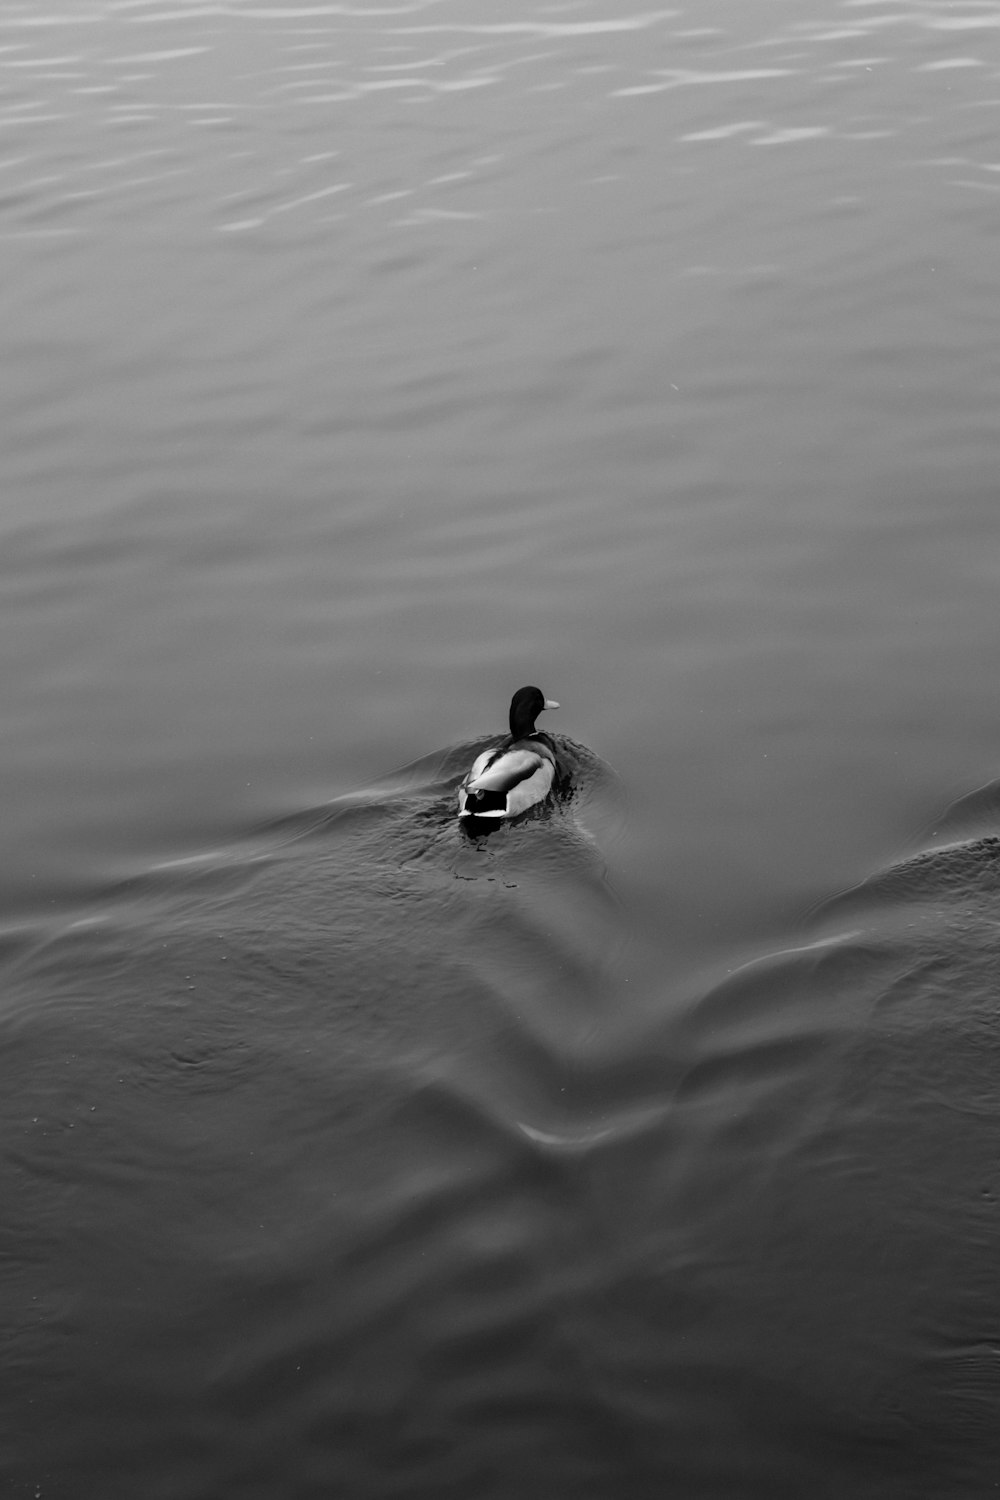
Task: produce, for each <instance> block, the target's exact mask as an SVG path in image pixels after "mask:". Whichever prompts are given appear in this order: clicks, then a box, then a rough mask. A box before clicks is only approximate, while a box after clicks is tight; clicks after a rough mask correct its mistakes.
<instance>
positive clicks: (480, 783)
mask: <svg viewBox="0 0 1000 1500" xmlns="http://www.w3.org/2000/svg"><path fill="white" fill-rule="evenodd" d="M483 759H484V757H483V756H480V757H479V759H478V760H477V761H476V762H475V763H474V765H473V767H472V770H471V771H470V772H469V776H468V779H467V780H466V783H465V789H466V790H467V791H470V792H509V791H510V790H511V788H512V787H516V786H517V785H518V784H519V783H520V782H522V781H528V780H529V779H530V778H531V777H532V776H534V775H535V773H536V771H538V770H539V769H540V768H542V767H548V768H549V769H551V761H550V760H549V758H548V757H547V756H544V755H539V754H538V752H537V751H536V750H520V749H518V750H505V751H504V752H503V754H501V755H497V754H496V753H495V752H493V753H492V754H490V755H487V756H486V758H485V763H484V764H482V765H480V761H483Z"/></svg>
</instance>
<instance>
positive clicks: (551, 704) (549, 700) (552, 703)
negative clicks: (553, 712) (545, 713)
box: [545, 698, 559, 708]
mask: <svg viewBox="0 0 1000 1500" xmlns="http://www.w3.org/2000/svg"><path fill="white" fill-rule="evenodd" d="M545 707H546V708H558V707H559V705H558V703H557V702H556V700H555V699H554V698H546V700H545Z"/></svg>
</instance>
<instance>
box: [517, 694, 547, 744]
mask: <svg viewBox="0 0 1000 1500" xmlns="http://www.w3.org/2000/svg"><path fill="white" fill-rule="evenodd" d="M558 707H559V705H558V703H557V702H556V701H555V699H554V698H546V696H545V694H544V693H543V692H542V690H541V688H536V687H523V688H518V690H517V692H516V693H515V694H514V696H513V698H512V699H511V700H510V737H511V739H512V740H523V739H527V738H528V736H529V735H532V734H534V732H535V720H536V719H537V718H538V715H539V714H540V713H541V711H542V709H543V708H558Z"/></svg>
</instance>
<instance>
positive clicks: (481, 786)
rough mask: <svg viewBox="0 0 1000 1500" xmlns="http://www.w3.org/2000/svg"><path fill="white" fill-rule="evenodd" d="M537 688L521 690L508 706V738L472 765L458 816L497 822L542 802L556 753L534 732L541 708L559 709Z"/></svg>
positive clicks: (461, 792)
mask: <svg viewBox="0 0 1000 1500" xmlns="http://www.w3.org/2000/svg"><path fill="white" fill-rule="evenodd" d="M558 707H559V705H558V703H554V702H553V701H552V700H551V699H548V698H546V697H545V696H544V695H543V694H542V692H541V691H540V690H539V689H538V688H536V687H523V688H520V689H519V690H518V692H516V693H515V694H514V697H513V698H512V699H511V705H510V736H509V738H508V739H506V740H505V741H504V742H503V744H501V745H498V746H496V748H495V749H493V750H484V751H483V753H482V755H478V756H477V757H476V759H475V760H474V761H473V763H472V766H471V768H470V770H469V774H468V775H467V776H466V778H465V780H464V781H463V782H462V785H461V786H460V787H459V790H458V816H459V817H460V818H483V819H486V818H488V819H491V820H493V821H499V820H500V819H502V818H516V817H518V816H519V814H520V813H523V812H527V811H528V808H529V807H534V805H535V803H536V802H543V801H544V800H545V798H546V797H547V796H548V795H549V792H550V791H551V790H552V784H553V782H554V781H555V778H556V770H557V766H556V753H555V750H554V749H553V746H552V744H551V742H550V741H549V739H548V738H547V736H546V735H544V734H539V733H538V732H537V731H536V729H535V720H536V719H537V718H538V715H539V714H540V713H541V712H542V709H543V708H558Z"/></svg>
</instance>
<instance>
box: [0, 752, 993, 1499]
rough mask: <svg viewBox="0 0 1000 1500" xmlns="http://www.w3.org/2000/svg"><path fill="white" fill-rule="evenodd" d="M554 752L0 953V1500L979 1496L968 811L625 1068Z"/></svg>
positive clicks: (981, 1299)
mask: <svg viewBox="0 0 1000 1500" xmlns="http://www.w3.org/2000/svg"><path fill="white" fill-rule="evenodd" d="M561 744H562V745H563V749H564V753H565V754H567V755H568V756H569V757H570V759H571V760H572V766H573V771H572V781H573V784H574V788H575V791H574V795H572V796H571V797H570V798H569V799H568V800H567V801H565V802H563V803H561V804H557V805H556V806H555V807H554V808H553V809H552V810H551V811H550V813H549V814H548V815H547V816H542V817H538V818H533V819H528V820H527V821H526V822H525V823H523V824H522V825H520V826H514V827H510V828H505V829H503V830H501V831H500V832H499V833H498V834H497V835H494V836H493V837H491V838H490V839H489V840H484V841H479V842H476V841H473V840H469V839H468V838H467V837H466V835H465V834H464V833H463V832H462V831H461V829H460V828H459V827H458V825H457V823H456V820H455V818H454V816H453V810H454V792H455V787H456V785H457V782H458V779H459V778H460V776H461V773H462V770H463V769H464V767H465V765H466V764H467V762H468V760H469V758H470V756H471V754H473V753H474V752H475V749H476V748H478V746H472V745H470V746H464V747H460V748H459V749H458V750H456V751H449V752H445V753H444V754H442V755H441V756H437V757H431V758H429V759H427V760H425V761H421V762H419V763H417V764H416V765H415V766H413V767H410V768H408V769H407V770H406V771H405V772H402V773H399V774H397V775H396V776H394V777H392V778H387V779H386V780H385V781H384V782H382V783H379V784H378V785H376V786H375V787H374V788H372V789H369V790H368V791H366V792H363V793H360V794H358V795H356V796H354V797H351V798H346V799H341V800H340V801H339V802H338V803H335V804H333V805H332V806H330V807H327V808H323V809H317V810H316V811H314V812H309V813H303V814H302V815H301V816H299V817H297V818H295V819H293V820H291V821H290V822H288V823H286V824H284V825H282V826H281V827H280V828H277V829H272V830H271V831H270V832H269V834H268V836H267V837H266V838H258V839H254V840H248V842H247V846H246V847H245V848H243V849H240V850H230V851H225V852H223V853H220V854H218V855H216V856H212V857H210V858H206V859H204V860H200V861H191V862H187V863H184V864H182V865H180V866H177V867H172V868H169V869H163V870H159V871H153V872H151V873H149V874H148V875H147V876H145V877H142V878H140V879H137V880H135V881H132V882H129V883H127V884H126V885H125V886H123V887H122V888H120V889H119V890H118V891H117V892H114V893H108V892H105V893H103V894H101V895H100V897H99V898H98V897H97V896H95V898H94V901H93V903H92V905H91V908H90V909H89V910H85V909H83V908H81V909H80V910H79V911H77V913H76V914H75V915H73V916H72V917H71V918H70V917H67V920H65V921H63V922H61V923H55V924H54V925H53V927H52V928H51V930H49V931H47V932H46V931H43V930H41V929H39V928H35V929H33V930H31V931H28V930H22V931H20V932H10V933H8V934H7V937H6V962H5V979H4V1001H3V1013H2V1021H0V1036H2V1055H3V1074H4V1080H5V1082H4V1089H3V1094H2V1102H0V1111H2V1122H3V1131H4V1137H5V1140H6V1142H7V1144H8V1149H7V1151H6V1152H5V1154H4V1157H3V1161H2V1168H0V1170H2V1172H3V1182H2V1184H0V1188H2V1200H3V1202H4V1204H5V1228H4V1244H3V1248H4V1257H3V1273H2V1274H3V1296H4V1327H5V1329H6V1337H7V1347H8V1357H7V1369H8V1375H9V1377H10V1378H9V1379H8V1381H7V1385H6V1392H5V1395H4V1407H5V1412H4V1418H5V1422H4V1425H5V1429H6V1431H7V1432H8V1433H10V1434H16V1436H15V1437H13V1438H12V1439H11V1440H10V1441H9V1442H8V1444H7V1448H6V1453H5V1457H4V1459H3V1474H4V1477H5V1480H6V1482H7V1483H8V1485H9V1486H10V1492H11V1493H15V1494H16V1493H32V1492H33V1490H34V1492H37V1493H39V1494H41V1495H44V1496H47V1497H59V1496H66V1497H69V1496H77V1495H79V1494H80V1493H82V1492H83V1491H84V1489H86V1490H88V1491H89V1492H93V1493H98V1492H100V1493H102V1494H103V1495H106V1496H111V1497H116V1496H123V1497H124V1496H125V1495H129V1496H133V1495H135V1494H138V1493H141V1494H143V1495H148V1496H161V1495H162V1496H167V1495H169V1496H171V1497H187V1496H190V1497H208V1496H216V1495H221V1494H225V1495H227V1496H238V1497H244V1496H246V1497H250V1496H258V1495H259V1496H264V1495H268V1496H269V1497H289V1500H291V1497H295V1500H300V1497H303V1496H317V1497H318V1496H320V1495H326V1496H329V1495H333V1494H338V1495H341V1494H342V1495H351V1496H352V1497H353V1496H379V1497H382V1496H388V1495H394V1494H406V1495H407V1496H414V1495H416V1496H428V1497H429V1496H432V1495H433V1496H439V1495H443V1494H455V1495H475V1496H490V1497H492V1496H496V1497H498V1500H499V1497H500V1496H506V1495H509V1494H510V1493H512V1491H513V1490H514V1489H515V1487H516V1488H517V1489H518V1490H519V1491H521V1492H523V1493H524V1494H527V1495H530V1496H539V1497H541V1496H543V1495H545V1496H551V1495H554V1494H559V1495H565V1494H573V1495H581V1496H595V1497H596V1496H601V1497H603V1496H608V1497H610V1496H612V1495H620V1494H622V1493H625V1492H627V1493H628V1494H629V1495H630V1496H649V1497H653V1496H662V1495H663V1494H664V1493H678V1494H684V1495H685V1496H688V1495H690V1496H718V1497H720V1500H721V1497H722V1496H729V1497H731V1496H736V1495H738V1496H761V1497H763V1496H765V1495H768V1496H775V1495H788V1496H792V1495H798V1494H801V1493H809V1494H815V1495H818V1496H831V1497H833V1496H842V1495H844V1494H847V1493H850V1494H854V1495H862V1496H883V1495H884V1496H890V1495H898V1494H900V1493H901V1492H902V1491H901V1486H902V1487H905V1493H906V1494H907V1495H908V1496H928V1497H930V1496H932V1495H933V1496H938V1495H941V1494H944V1493H947V1494H949V1495H968V1496H970V1497H971V1496H980V1495H982V1494H983V1493H985V1492H986V1490H987V1489H988V1486H989V1483H991V1482H992V1477H993V1476H995V1474H996V1472H997V1464H998V1462H1000V1438H998V1434H997V1427H996V1422H995V1412H996V1407H997V1399H998V1396H1000V1328H998V1325H997V1316H996V1298H995V1285H996V1264H997V1250H998V1245H1000V1220H998V1213H1000V1203H998V1200H1000V1182H998V1177H997V1171H998V1168H997V1162H998V1161H1000V1150H998V1148H1000V1105H998V1102H997V1092H996V1077H997V1072H998V1065H1000V1055H998V1053H1000V1022H998V1006H997V992H998V977H1000V944H998V940H997V938H998V934H997V919H996V911H997V900H998V896H1000V839H998V838H997V837H996V835H995V834H993V833H992V832H990V831H989V828H990V819H991V818H993V819H994V821H995V812H996V809H997V807H998V806H1000V790H998V789H997V788H992V789H987V791H985V792H983V793H980V794H977V796H976V797H975V798H973V799H969V800H968V801H967V802H966V803H964V804H962V805H960V807H959V808H957V809H956V810H955V812H954V813H953V814H952V815H950V818H949V819H946V820H945V821H944V822H943V823H942V825H941V826H940V827H939V828H938V829H936V830H935V832H934V835H933V837H932V839H931V840H930V842H929V845H928V847H927V848H925V849H923V850H922V851H920V852H919V853H917V854H916V855H915V856H913V857H911V858H908V859H906V860H903V861H901V862H900V863H898V864H897V865H894V866H892V867H891V868H889V869H887V870H885V871H882V872H880V873H879V874H877V875H876V876H874V877H873V878H872V879H871V880H870V881H869V882H867V883H866V884H864V885H863V886H861V887H859V888H858V889H857V890H855V891H852V892H848V893H846V894H845V895H843V896H842V897H839V898H837V899H836V900H834V901H833V902H831V903H830V904H829V905H828V906H827V907H826V908H824V909H823V910H822V911H820V912H819V913H817V914H816V915H815V916H814V917H813V919H812V921H811V930H810V931H808V932H807V933H805V934H804V935H803V940H802V941H800V942H799V943H798V944H797V946H795V947H794V948H791V949H789V950H787V951H785V952H781V953H778V954H776V955H774V956H772V957H770V958H767V959H764V960H761V961H757V962H754V963H751V964H749V965H747V966H746V967H745V968H744V969H741V970H740V971H738V972H737V973H735V974H733V975H731V976H730V977H729V978H727V979H726V980H725V981H724V982H722V983H721V984H718V985H715V986H714V987H712V988H711V989H709V990H708V991H707V992H706V993H703V994H701V995H699V996H697V997H695V998H694V999H693V1000H692V1002H691V1003H690V1004H689V1005H688V1006H687V1007H686V1008H685V1009H683V1010H682V1011H681V1012H680V1013H679V1014H678V1013H677V1012H676V1009H675V1010H674V1014H673V1018H672V1019H669V1020H668V1019H666V1018H664V1019H662V1020H660V1021H658V1022H656V1023H655V1024H654V1025H652V1026H650V1027H648V1028H647V1031H646V1034H645V1035H644V1036H643V1038H642V1039H641V1040H640V1041H637V1040H636V1038H635V1035H634V1031H632V1032H629V1031H628V1028H627V1027H624V1026H623V1027H622V1028H621V1029H616V1015H615V1009H616V1007H617V1006H618V1005H619V1004H620V1003H621V998H622V997H621V978H622V975H621V968H622V965H623V954H624V952H625V946H624V945H623V928H622V923H621V920H620V916H619V912H618V909H617V906H616V902H615V899H614V897H613V894H612V892H611V890H610V887H609V885H608V882H607V879H606V872H605V868H604V860H603V856H602V854H601V852H600V847H599V844H598V843H597V842H596V841H595V839H594V838H593V835H592V833H591V831H590V828H589V826H588V824H591V823H592V824H597V823H599V822H600V820H601V818H602V817H605V818H606V817H607V812H608V808H609V806H611V805H613V804H614V802H615V793H614V783H613V778H612V777H611V776H610V773H608V772H607V770H606V768H604V767H602V766H601V764H600V763H599V762H597V761H596V759H595V758H594V757H592V756H590V755H589V753H588V752H586V751H584V750H583V749H582V747H575V746H573V745H572V743H571V742H568V741H561ZM977 828H978V830H979V831H978V832H976V831H975V830H976V829H977ZM959 835H960V836H959ZM662 979H663V985H664V995H665V997H666V995H667V993H668V990H669V975H668V974H667V972H666V971H664V973H663V976H662ZM667 1010H668V1006H667V1004H666V1003H665V1004H664V1017H666V1012H667Z"/></svg>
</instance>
